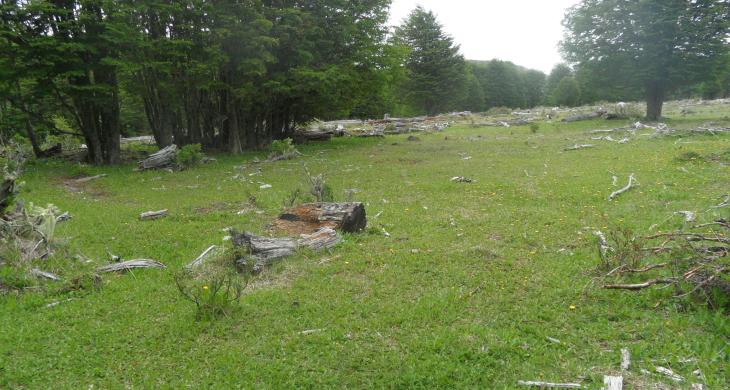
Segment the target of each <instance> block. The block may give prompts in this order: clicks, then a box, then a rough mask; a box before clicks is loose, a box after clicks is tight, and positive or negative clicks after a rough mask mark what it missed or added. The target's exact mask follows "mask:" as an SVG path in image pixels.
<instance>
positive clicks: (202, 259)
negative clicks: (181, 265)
mask: <svg viewBox="0 0 730 390" xmlns="http://www.w3.org/2000/svg"><path fill="white" fill-rule="evenodd" d="M216 249H218V246H217V245H211V246H210V247H209V248H208V249H206V250H205V251H203V253H202V254H201V255H200V256H198V257H197V258H196V259H195V260H193V261H192V262H190V264H188V265H186V266H185V268H187V269H192V268H195V267H197V266H199V265H201V264H203V263H204V262H205V260H207V259H208V257H209V256H210V255H211V254H212V253H213V252H215V250H216Z"/></svg>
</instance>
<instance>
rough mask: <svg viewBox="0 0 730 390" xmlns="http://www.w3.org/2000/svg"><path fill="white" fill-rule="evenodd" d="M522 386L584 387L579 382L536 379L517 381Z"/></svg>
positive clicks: (547, 387) (550, 387) (549, 387)
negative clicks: (554, 381) (551, 381)
mask: <svg viewBox="0 0 730 390" xmlns="http://www.w3.org/2000/svg"><path fill="white" fill-rule="evenodd" d="M517 384H518V385H520V386H529V387H540V388H545V389H582V388H583V386H581V385H580V384H578V383H550V382H536V381H517Z"/></svg>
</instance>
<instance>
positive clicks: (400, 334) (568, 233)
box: [0, 111, 730, 389]
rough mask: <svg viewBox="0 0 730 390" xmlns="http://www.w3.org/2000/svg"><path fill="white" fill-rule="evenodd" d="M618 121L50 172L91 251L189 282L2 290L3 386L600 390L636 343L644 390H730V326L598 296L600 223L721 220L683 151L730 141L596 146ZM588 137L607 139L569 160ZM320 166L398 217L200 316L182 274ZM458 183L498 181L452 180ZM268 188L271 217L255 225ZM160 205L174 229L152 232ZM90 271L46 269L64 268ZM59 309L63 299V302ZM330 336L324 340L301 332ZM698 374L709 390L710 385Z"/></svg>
mask: <svg viewBox="0 0 730 390" xmlns="http://www.w3.org/2000/svg"><path fill="white" fill-rule="evenodd" d="M723 115H724V116H727V115H728V112H727V111H725V112H723V111H720V112H719V113H717V114H716V116H714V117H713V116H709V115H708V116H705V117H695V118H684V119H677V120H676V121H673V122H672V126H678V127H681V126H693V125H698V124H700V123H702V122H704V121H706V120H710V119H719V118H722V116H723ZM619 125H623V123H610V124H606V123H605V122H582V123H574V124H569V125H566V124H549V123H543V124H541V126H540V130H539V131H538V133H537V134H532V133H531V131H530V129H529V127H527V126H525V127H514V128H510V129H493V128H486V129H473V128H469V127H455V128H452V129H449V130H447V131H445V132H443V133H437V134H430V135H419V138H421V142H408V141H406V136H392V137H388V138H385V139H335V140H333V141H332V142H330V143H325V144H313V145H309V146H305V147H300V150H301V151H302V152H303V154H304V157H301V158H299V159H296V160H292V161H281V162H277V163H271V164H261V165H255V164H253V163H252V162H251V161H252V160H253V159H254V157H259V158H264V157H265V154H263V153H260V154H248V155H245V156H238V157H231V156H219V157H218V160H217V161H216V162H213V163H211V164H208V165H205V166H202V167H199V168H194V169H191V170H188V171H184V172H177V173H165V172H144V173H137V172H132V169H133V166H131V165H129V166H122V167H114V168H88V167H82V168H80V167H78V166H71V165H67V164H62V163H47V164H45V163H44V164H34V165H31V166H30V167H28V170H27V172H26V175H25V177H24V179H25V180H26V182H27V183H26V186H25V189H24V191H23V193H22V196H21V197H22V198H23V199H26V200H29V201H33V202H34V203H36V204H45V203H53V204H55V205H57V206H58V207H60V208H61V209H62V210H69V211H70V212H71V214H72V215H73V219H72V220H71V221H70V222H67V223H64V224H62V225H61V226H59V228H58V229H59V230H58V234H59V235H60V236H62V237H64V238H66V239H67V240H68V241H69V244H68V251H69V252H70V253H77V252H81V253H83V254H84V255H85V256H86V257H88V258H90V259H93V263H92V264H91V265H90V266H97V265H101V264H104V263H105V262H106V259H107V258H108V255H107V252H111V253H114V254H116V255H120V256H122V257H124V258H126V259H131V258H140V257H143V258H153V259H157V260H160V261H162V262H163V263H165V264H167V265H168V270H162V271H160V270H140V271H135V272H133V273H130V274H126V275H111V276H105V277H104V280H103V287H102V288H101V289H99V290H98V291H97V290H94V289H87V290H85V291H84V292H81V291H76V292H68V293H65V294H58V293H54V292H42V291H41V292H27V293H24V294H21V295H15V294H9V295H6V296H4V297H1V298H0V305H1V308H0V329H2V332H0V387H2V388H18V387H19V388H86V387H89V386H90V385H95V386H96V387H98V388H124V387H143V388H148V387H162V388H181V387H193V388H207V387H211V388H232V387H244V388H322V387H339V388H373V387H375V388H413V387H415V388H435V387H458V388H495V389H496V388H514V387H516V383H517V380H519V379H524V380H546V381H553V382H568V381H569V382H573V381H582V382H583V383H584V384H585V385H586V386H588V387H589V388H600V387H601V385H602V377H603V375H604V374H607V373H612V372H617V371H618V370H619V362H620V353H619V350H620V349H621V348H628V349H629V350H630V351H631V352H632V355H633V361H634V365H633V367H632V370H631V373H630V374H629V375H628V377H627V381H628V382H629V385H630V386H631V387H633V388H642V387H648V386H649V385H650V384H653V383H667V382H666V380H665V379H664V378H661V377H659V376H654V375H643V374H641V373H640V369H642V368H645V369H647V370H650V371H654V367H656V366H658V365H659V366H665V367H671V368H672V369H673V370H675V372H677V373H678V374H680V375H682V376H683V377H685V378H688V381H685V382H684V383H682V384H681V385H679V387H682V388H683V387H689V382H704V383H705V384H706V385H708V386H709V387H710V388H713V389H720V388H727V387H728V386H730V381H728V379H727V378H728V376H729V375H730V373H729V372H728V369H727V367H728V359H729V358H728V356H729V347H728V334H730V321H729V320H728V317H727V316H726V315H725V314H722V313H713V312H710V311H708V310H706V309H704V308H703V307H702V306H701V305H697V306H691V307H688V306H686V305H683V304H682V303H683V302H676V301H673V300H671V299H668V297H669V295H670V293H671V292H670V291H667V290H661V289H652V290H646V291H643V292H638V293H631V292H616V291H606V290H602V289H599V288H590V287H589V288H585V286H586V285H587V283H588V282H589V281H590V280H591V278H593V277H594V276H596V273H595V272H594V269H595V267H596V266H597V264H598V261H599V260H598V254H597V250H596V245H595V240H594V238H593V237H592V236H591V234H590V231H589V230H585V228H586V227H594V228H600V229H604V230H610V229H611V228H612V227H618V226H621V227H627V228H630V229H633V230H634V231H636V232H638V233H644V232H646V231H648V229H649V228H650V227H651V226H652V225H654V224H659V225H660V226H659V230H662V229H671V228H675V227H678V226H679V224H680V223H681V218H680V219H675V218H670V217H671V215H672V213H674V212H675V211H678V210H695V211H703V210H706V209H707V208H708V206H709V205H712V204H714V203H713V202H715V200H716V197H717V196H719V195H721V194H724V193H727V192H728V184H729V183H730V168H728V167H727V166H724V165H722V164H721V163H719V162H717V161H707V162H701V163H698V162H694V161H691V162H684V161H680V160H678V159H677V157H678V156H680V155H682V154H683V153H686V152H688V151H695V152H697V153H699V154H701V155H703V156H704V155H712V154H717V153H723V152H724V151H726V150H728V148H729V147H730V138H728V137H694V138H691V139H687V140H683V141H679V142H678V139H677V138H664V139H651V138H649V137H640V138H639V140H637V141H632V142H631V143H629V144H627V145H618V144H615V143H609V142H604V141H588V140H589V136H588V135H587V134H586V130H589V129H596V128H607V127H608V126H611V127H613V126H619ZM725 125H727V124H725ZM586 142H591V143H596V144H597V145H598V147H596V148H594V149H586V150H580V151H574V152H565V153H564V152H562V149H563V148H564V147H566V146H570V145H573V144H575V143H586ZM686 142H691V143H686ZM464 156H471V159H468V160H464V159H462V157H464ZM303 164H306V165H307V167H308V169H309V170H310V171H311V173H312V174H318V173H322V172H324V173H326V176H327V179H328V183H329V184H330V185H331V186H332V188H333V189H334V191H335V196H336V197H338V198H340V199H342V198H343V197H344V191H345V190H346V189H351V188H357V189H359V190H361V191H360V192H358V193H357V194H356V200H359V201H362V202H365V203H366V205H367V206H366V207H367V211H368V214H369V216H370V217H373V216H375V215H376V214H379V213H382V214H380V216H379V217H378V218H377V219H372V218H371V220H370V221H369V224H370V228H369V229H368V230H367V231H366V232H364V233H362V234H358V235H348V236H347V237H346V242H345V243H344V244H343V245H341V246H339V247H337V248H335V249H333V250H332V251H331V252H329V253H320V254H312V253H306V254H302V255H300V256H297V257H295V258H291V259H288V260H286V261H284V262H282V263H279V264H277V265H275V266H274V267H273V268H271V269H269V270H268V271H266V272H265V273H264V274H263V275H261V276H259V277H258V278H257V279H256V280H254V285H253V286H252V287H251V288H250V289H249V290H247V292H246V294H245V295H244V297H243V299H242V301H241V304H240V306H239V307H238V309H237V310H235V311H234V313H233V314H231V315H229V316H227V317H223V318H220V319H218V320H215V321H212V322H211V321H208V322H198V321H196V320H195V308H194V306H193V305H192V304H191V303H190V302H187V301H185V300H183V299H182V298H181V296H180V295H179V293H178V292H177V290H176V287H175V284H174V280H173V276H172V275H173V273H174V272H175V271H176V270H179V269H180V268H181V267H182V266H183V265H184V264H187V263H188V262H189V261H191V260H192V259H193V258H195V257H196V256H197V255H198V254H199V253H200V252H202V251H203V250H204V249H205V248H207V247H208V246H210V245H211V244H219V243H222V239H223V236H224V235H225V233H223V232H222V229H224V228H226V227H235V228H237V229H246V230H250V231H254V232H264V231H265V230H264V229H265V228H264V227H265V225H266V224H267V223H269V222H270V221H271V220H272V219H273V218H274V217H275V216H276V215H277V214H278V212H279V211H281V208H282V204H283V202H284V201H285V199H286V198H287V197H288V196H289V194H290V193H291V191H292V190H294V189H295V188H297V187H301V188H304V187H305V185H306V184H305V177H304V174H303ZM241 165H244V166H245V168H243V169H241V167H240V166H241ZM258 168H261V173H260V175H254V176H249V174H251V173H255V172H256V171H257V169H258ZM79 173H83V174H96V173H107V174H108V175H109V176H108V177H106V178H103V179H100V180H98V181H95V182H93V183H90V184H89V185H87V186H86V187H84V188H83V190H84V192H83V193H77V192H72V191H69V190H68V189H66V188H64V186H63V179H64V178H67V177H71V176H74V175H78V174H79ZM631 173H635V174H636V177H637V179H638V182H639V183H640V187H639V188H637V189H636V190H634V191H631V192H628V193H626V194H624V195H622V196H621V197H619V198H618V199H617V200H616V201H614V202H608V201H607V199H606V198H607V196H608V195H609V194H610V193H611V192H612V191H614V190H615V189H616V187H613V186H612V183H611V182H612V176H613V175H616V176H618V177H619V178H620V182H621V185H623V184H624V183H625V180H626V179H627V178H628V176H629V175H630V174H631ZM454 176H467V177H469V178H473V179H476V180H477V182H476V183H473V184H463V183H452V182H451V181H450V178H451V177H454ZM261 183H267V184H271V185H272V186H273V188H271V189H268V190H260V189H259V186H260V185H261ZM251 196H255V198H256V200H257V202H256V203H257V205H258V208H259V209H260V210H261V211H263V213H261V214H257V213H255V212H253V211H251V212H248V213H243V214H242V215H238V211H240V210H242V209H244V208H245V206H246V202H247V199H249V197H251ZM159 209H169V210H170V217H168V218H167V219H163V220H159V221H154V222H140V221H138V216H139V214H140V213H141V212H144V211H149V210H159ZM383 229H385V230H386V231H387V232H389V233H390V237H389V238H388V237H385V236H384V235H383V233H382V231H383ZM73 262H78V260H76V259H66V260H63V261H61V260H58V259H57V260H54V261H53V262H52V263H50V264H46V265H43V264H41V266H43V267H45V269H46V270H48V271H56V272H59V273H62V274H63V272H64V270H65V269H66V267H68V268H69V269H70V268H72V267H70V266H68V264H70V263H73ZM49 291H50V290H49ZM67 299H71V300H70V301H66V300H67ZM53 301H61V303H60V304H59V305H57V306H54V307H51V308H46V307H45V305H46V304H48V303H49V302H53ZM571 306H572V307H574V309H572V308H571ZM310 329H323V330H322V331H321V332H318V333H312V334H308V335H301V334H300V332H301V331H304V330H310ZM547 337H553V338H557V339H559V340H561V342H562V343H561V344H554V343H552V342H550V341H548V340H547V339H546V338H547ZM683 359H696V360H695V361H694V362H692V363H681V361H683ZM697 368H699V369H701V370H702V372H703V374H704V375H705V377H706V380H704V381H702V380H699V379H695V377H694V376H693V375H692V371H694V370H696V369H697ZM668 384H669V385H672V386H677V385H674V384H671V383H668Z"/></svg>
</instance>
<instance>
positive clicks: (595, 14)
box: [561, 0, 730, 120]
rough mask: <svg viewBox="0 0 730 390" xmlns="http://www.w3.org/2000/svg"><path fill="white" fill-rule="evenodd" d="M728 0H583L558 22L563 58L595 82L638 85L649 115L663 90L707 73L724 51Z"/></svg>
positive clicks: (658, 108) (729, 28)
mask: <svg viewBox="0 0 730 390" xmlns="http://www.w3.org/2000/svg"><path fill="white" fill-rule="evenodd" d="M728 20H730V1H728V0H642V1H625V0H583V1H581V2H580V3H579V4H578V5H576V6H574V7H573V8H571V9H570V10H569V11H568V13H567V15H566V17H565V20H564V22H563V24H564V26H565V28H566V32H565V38H564V40H563V42H562V43H561V46H562V51H563V55H564V56H565V58H566V59H567V60H568V61H570V62H572V63H574V64H576V65H577V66H578V67H579V68H585V69H588V70H589V72H590V74H591V75H593V76H595V79H596V84H597V85H600V84H606V83H609V84H615V83H623V84H625V85H627V86H633V87H634V88H641V89H642V90H643V92H644V94H645V96H646V103H647V112H646V116H647V119H649V120H659V119H660V118H661V115H662V107H663V104H664V100H665V98H666V97H667V95H668V94H669V93H671V92H673V91H675V90H676V89H677V88H680V87H682V86H685V85H690V84H696V83H699V82H701V81H703V80H705V79H707V78H708V77H711V73H712V72H710V71H709V70H711V69H713V67H714V66H716V63H717V61H719V60H720V59H722V57H723V56H724V54H725V53H727V51H728V43H727V39H728V37H729V35H730V24H729V23H728Z"/></svg>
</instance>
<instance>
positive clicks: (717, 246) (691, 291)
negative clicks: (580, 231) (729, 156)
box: [594, 195, 730, 309]
mask: <svg viewBox="0 0 730 390" xmlns="http://www.w3.org/2000/svg"><path fill="white" fill-rule="evenodd" d="M721 199H722V202H721V203H720V204H718V205H717V206H714V207H712V208H711V209H710V210H708V211H707V212H705V213H702V214H703V215H706V216H709V217H708V221H709V222H706V223H697V214H696V213H694V212H690V211H680V212H677V213H675V215H678V216H682V217H683V218H684V221H683V224H684V226H683V227H682V228H679V229H676V230H674V231H670V232H663V233H656V234H652V235H647V236H636V235H634V234H633V233H632V232H631V231H629V230H615V231H612V232H610V233H609V234H608V235H606V234H604V233H603V232H600V231H596V232H594V234H595V236H596V237H597V238H598V246H599V254H600V257H601V266H600V269H601V271H602V273H603V276H602V277H601V278H600V279H602V280H603V282H604V283H603V288H606V289H614V290H629V291H638V290H643V289H647V288H650V287H652V286H660V285H661V286H663V287H664V288H673V297H674V298H684V297H690V296H693V297H696V298H700V299H702V300H703V301H705V302H707V303H708V305H710V306H711V307H712V308H713V309H720V308H723V307H724V308H725V309H728V308H730V215H726V216H725V217H720V214H719V212H720V211H721V210H724V209H726V208H728V207H730V196H728V195H726V196H723V197H721ZM609 280H610V281H609Z"/></svg>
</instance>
